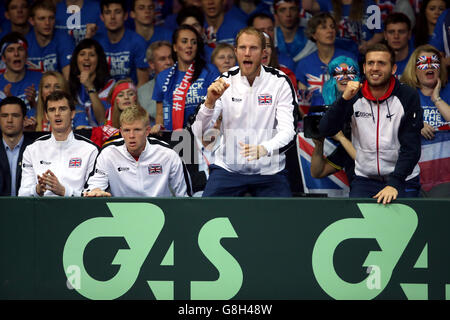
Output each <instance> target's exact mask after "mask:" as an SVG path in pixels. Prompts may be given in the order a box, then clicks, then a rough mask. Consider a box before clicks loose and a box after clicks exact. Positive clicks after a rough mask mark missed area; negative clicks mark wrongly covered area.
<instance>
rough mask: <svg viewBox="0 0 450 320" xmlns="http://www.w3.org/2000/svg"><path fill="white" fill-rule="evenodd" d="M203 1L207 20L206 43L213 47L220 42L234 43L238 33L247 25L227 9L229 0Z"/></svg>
mask: <svg viewBox="0 0 450 320" xmlns="http://www.w3.org/2000/svg"><path fill="white" fill-rule="evenodd" d="M201 3H202V9H203V12H204V13H205V20H206V24H205V33H206V40H205V44H206V45H208V46H210V47H212V48H215V46H216V43H219V42H226V43H229V44H234V39H235V37H236V35H237V33H238V32H239V30H241V29H242V28H244V27H245V23H244V22H242V21H240V20H238V19H236V18H235V17H234V16H233V14H232V13H231V14H230V13H229V12H226V11H225V8H226V4H227V0H202V1H201Z"/></svg>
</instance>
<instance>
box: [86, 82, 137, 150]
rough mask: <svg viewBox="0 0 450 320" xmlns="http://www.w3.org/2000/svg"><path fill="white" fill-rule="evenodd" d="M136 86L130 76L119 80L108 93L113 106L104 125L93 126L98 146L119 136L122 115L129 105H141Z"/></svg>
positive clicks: (92, 137)
mask: <svg viewBox="0 0 450 320" xmlns="http://www.w3.org/2000/svg"><path fill="white" fill-rule="evenodd" d="M137 97H138V95H137V90H136V87H135V85H134V83H133V81H132V80H131V79H129V78H127V79H122V80H119V81H117V82H116V83H115V84H114V86H113V87H112V89H111V90H110V92H109V94H108V98H107V99H108V101H109V103H110V104H111V108H109V109H108V110H107V111H106V115H105V116H104V117H105V119H106V121H105V124H104V125H103V126H99V127H94V128H92V135H91V140H92V141H93V142H94V143H95V144H97V145H98V146H100V147H101V146H103V144H104V143H105V142H106V140H108V139H114V138H117V137H118V136H119V128H120V122H119V119H120V115H121V113H122V111H123V110H125V109H126V108H128V107H131V106H136V105H139V102H138V98H137Z"/></svg>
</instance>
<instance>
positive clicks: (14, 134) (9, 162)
mask: <svg viewBox="0 0 450 320" xmlns="http://www.w3.org/2000/svg"><path fill="white" fill-rule="evenodd" d="M26 112H27V106H26V105H25V103H24V102H23V101H22V99H19V98H17V97H7V98H5V99H3V100H2V101H1V102H0V129H1V132H2V138H3V139H2V142H3V144H2V146H0V180H1V181H0V196H16V195H17V190H19V188H20V181H21V179H22V156H23V152H24V150H25V147H26V146H28V145H29V144H30V143H32V142H33V141H32V140H31V139H30V138H28V137H25V136H24V135H23V126H24V120H25V114H26Z"/></svg>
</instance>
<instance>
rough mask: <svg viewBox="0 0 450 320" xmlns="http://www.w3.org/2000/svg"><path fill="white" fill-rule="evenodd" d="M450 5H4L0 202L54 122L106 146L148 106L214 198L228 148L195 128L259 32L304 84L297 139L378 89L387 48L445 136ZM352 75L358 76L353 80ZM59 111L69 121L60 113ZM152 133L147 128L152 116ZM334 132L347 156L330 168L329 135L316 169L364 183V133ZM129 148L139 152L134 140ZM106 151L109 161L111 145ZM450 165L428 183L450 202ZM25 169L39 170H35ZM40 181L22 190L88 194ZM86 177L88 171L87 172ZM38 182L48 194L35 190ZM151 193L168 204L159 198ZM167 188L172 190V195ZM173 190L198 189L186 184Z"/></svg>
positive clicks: (293, 1) (431, 1) (294, 171)
mask: <svg viewBox="0 0 450 320" xmlns="http://www.w3.org/2000/svg"><path fill="white" fill-rule="evenodd" d="M449 2H450V1H448V0H419V1H417V0H414V1H413V0H389V1H387V0H234V1H233V0H201V1H200V0H171V1H160V0H4V1H3V2H2V5H1V6H0V55H1V61H0V102H2V103H0V106H1V109H0V119H1V120H2V121H1V122H0V130H1V133H2V148H1V149H2V150H1V152H0V169H1V170H0V195H2V196H15V195H18V194H19V187H20V184H21V183H20V176H21V175H22V170H21V168H20V166H22V165H25V162H23V161H22V158H23V157H26V156H30V154H31V152H32V151H33V152H34V153H36V152H42V150H43V147H39V148H38V147H36V146H35V147H34V149H30V150H29V152H28V153H25V154H24V152H25V147H26V146H27V145H29V144H31V142H32V141H31V139H30V138H29V137H33V139H35V138H36V137H39V136H44V137H45V136H46V135H48V134H50V136H51V133H53V132H54V128H53V126H54V125H56V126H60V125H61V124H60V121H63V122H64V121H66V120H67V119H68V121H69V122H71V130H73V132H80V134H81V135H83V136H84V137H85V138H87V139H90V140H91V141H93V142H94V144H95V145H96V146H97V147H98V148H102V147H104V146H106V145H108V144H110V143H111V142H112V141H115V140H117V139H121V138H123V137H122V132H121V120H120V119H121V114H122V112H123V111H124V110H125V109H127V108H129V107H133V108H137V109H138V110H137V111H136V110H135V112H134V113H135V114H136V115H134V116H132V117H131V118H132V120H133V121H131V120H130V121H131V122H135V121H137V120H136V119H138V120H141V118H142V115H143V114H146V115H147V116H148V125H149V127H150V130H149V132H148V134H149V135H150V136H152V137H153V138H155V139H158V140H165V141H166V142H167V143H168V144H169V145H170V146H171V147H172V148H173V149H174V150H175V151H176V152H177V153H178V154H179V156H180V158H182V159H183V161H186V162H187V171H189V174H188V175H190V179H184V178H185V177H182V175H183V170H181V171H178V174H179V176H178V177H177V179H178V180H180V181H181V180H183V181H185V180H186V186H187V189H190V188H191V186H190V183H192V188H193V193H195V192H197V191H200V194H201V191H202V190H203V188H204V186H205V185H206V181H207V179H208V177H209V171H208V170H209V169H208V167H209V165H210V164H211V163H212V161H213V159H214V148H213V147H211V146H212V145H214V144H211V146H210V148H208V149H206V148H205V147H204V146H202V142H201V141H199V140H198V139H197V138H198V137H197V138H196V137H194V135H193V133H192V129H191V126H192V124H193V123H194V121H195V117H196V114H197V112H198V110H199V106H200V105H201V103H202V102H204V100H205V98H206V97H207V90H208V88H209V87H210V85H211V84H212V83H214V81H215V80H216V79H217V78H218V77H219V76H220V75H223V74H225V73H227V72H228V71H229V70H230V69H231V68H233V67H235V66H237V65H238V59H237V56H236V51H235V45H236V44H235V39H236V36H237V35H238V33H239V31H240V30H242V29H244V28H245V27H247V26H251V27H254V28H255V29H256V30H259V31H261V32H262V33H263V35H264V36H265V39H266V42H265V50H264V53H263V55H262V61H261V63H262V65H263V66H268V67H272V68H275V69H278V70H281V71H282V73H283V74H285V75H287V77H288V79H289V80H290V82H291V83H292V85H293V88H294V90H295V94H296V97H297V99H298V103H299V105H298V106H297V107H296V109H297V110H296V112H298V114H299V115H300V116H299V118H298V121H299V122H298V124H297V126H296V130H297V131H298V130H300V131H301V130H302V118H303V117H304V116H305V115H306V114H308V110H309V107H310V106H319V105H328V106H332V105H333V103H335V101H337V100H338V99H339V98H340V96H341V95H342V92H344V89H345V85H346V84H347V82H348V81H356V80H357V81H361V82H362V81H364V79H365V78H364V77H365V74H366V72H365V71H366V70H365V54H366V51H367V50H368V49H369V48H371V47H373V45H375V44H378V43H384V44H386V45H388V46H389V47H390V48H392V49H393V51H394V52H395V65H396V67H394V68H393V71H394V76H395V79H396V81H397V80H398V81H400V82H401V83H403V84H405V85H408V86H411V87H412V88H414V89H415V90H416V91H417V92H418V95H419V97H420V105H421V107H422V111H423V123H424V124H423V129H422V130H421V134H422V139H423V140H424V141H425V140H427V141H428V142H429V141H433V140H434V139H435V138H436V135H437V134H436V133H437V132H440V135H444V134H449V131H448V130H449V122H450V106H449V104H450V86H449V85H447V83H448V72H447V71H448V68H449V67H450V49H449V43H450V35H449V33H448V30H449V28H450V14H449V10H448V9H449V6H450V3H449ZM349 69H351V70H353V71H354V74H353V75H352V73H351V70H350V71H349ZM360 70H361V71H360ZM349 74H350V76H349ZM327 83H328V85H326V84H327ZM342 83H344V84H342ZM55 92H58V93H59V92H63V93H64V94H63V95H62V96H61V95H56V96H55V97H54V98H53V101H50V104H51V103H52V102H54V101H60V100H64V99H65V100H67V103H66V104H67V108H68V109H67V110H66V109H64V110H63V109H61V110H62V111H64V112H66V113H67V117H66V118H63V117H62V118H61V119H62V120H61V119H59V115H58V116H57V117H56V119H49V113H48V110H47V108H48V101H47V100H48V97H49V96H51V95H52V94H54V93H55ZM268 93H270V92H268ZM12 97H17V98H18V99H20V100H21V102H22V103H19V102H18V100H17V99H15V100H14V99H13V100H11V99H9V100H7V99H8V98H12ZM61 97H62V98H61ZM3 100H6V102H5V103H3ZM65 100H64V101H65ZM233 101H234V100H233ZM12 106H15V107H12ZM141 109H142V110H141ZM11 110H12V111H11ZM52 110H53V109H52ZM143 110H144V111H145V112H144V111H143ZM19 111H20V112H19ZM53 111H54V113H58V114H59V109H58V107H57V108H56V110H53ZM244 113H245V111H244ZM133 117H134V118H133ZM131 118H130V119H131ZM135 118H136V119H135ZM215 119H216V120H215V123H214V124H212V126H213V127H214V128H215V129H216V130H217V131H218V132H219V134H217V135H216V136H215V138H214V137H213V139H217V140H220V139H222V138H221V134H223V132H220V130H221V129H220V128H221V126H222V125H223V124H222V123H221V121H222V117H221V115H217V117H215ZM130 121H129V122H130ZM127 125H128V122H127ZM139 125H140V122H139ZM143 125H144V127H145V126H146V125H147V122H146V121H144V122H143ZM18 127H20V130H19V128H18ZM63 129H67V128H63ZM268 129H272V128H268ZM145 130H146V129H145ZM342 130H344V128H342ZM179 131H185V134H184V135H182V136H183V137H182V140H177V141H175V142H174V141H173V133H175V132H179ZM344 131H345V130H344ZM23 137H26V139H24V138H23ZM67 137H69V138H70V139H72V140H73V139H75V140H76V142H77V143H78V145H80V146H83V145H84V144H83V143H84V142H83V143H81V142H78V140H80V138H78V136H77V135H75V136H74V134H72V133H71V132H70V133H69V132H68V131H67V130H66V131H65V134H64V135H63V138H64V139H68V138H67ZM334 138H335V140H337V141H339V143H337V145H338V150H339V157H340V158H343V159H344V160H343V161H341V162H339V161H338V162H336V163H339V165H333V164H332V162H333V161H331V160H330V161H328V162H326V161H325V159H326V157H325V156H324V155H323V137H322V138H321V139H315V140H314V143H315V145H316V147H317V148H316V150H314V152H313V153H312V157H313V159H312V162H313V163H318V164H320V166H319V168H318V169H317V167H316V168H311V170H314V172H313V174H312V176H313V177H315V178H317V179H319V178H323V177H325V176H327V175H330V174H333V173H335V172H336V171H338V170H341V169H343V170H345V169H346V168H349V169H348V170H351V176H353V174H354V172H353V170H354V163H353V162H352V161H354V160H355V158H356V156H355V154H354V153H353V152H356V151H355V150H354V148H353V149H352V144H351V137H350V135H349V134H345V135H344V134H343V133H342V131H341V132H340V133H339V134H337V135H336V136H335V137H334ZM41 139H42V138H41ZM128 139H129V138H128ZM56 140H58V139H56ZM75 140H74V141H75ZM441 140H442V139H441ZM447 140H448V141H450V139H446V138H444V139H443V140H442V141H443V142H441V143H442V144H443V146H444V148H445V147H447V149H448V146H449V142H446V141H447ZM38 141H39V140H38ZM49 141H53V140H51V138H50V140H48V141H47V140H45V139H44V140H40V142H39V143H40V145H45V144H46V143H47V144H48V143H49ZM80 141H81V140H80ZM149 141H150V140H149ZM152 141H153V140H152ZM180 141H182V142H183V143H182V146H183V147H181V150H180V148H177V147H176V146H177V144H176V143H177V142H180ZM125 142H126V144H124V145H126V146H128V141H125ZM142 143H143V144H144V145H146V144H145V143H144V142H142ZM423 143H424V142H423ZM147 144H148V143H147ZM153 144H154V142H150V145H153ZM313 145H314V144H313ZM164 147H166V146H164ZM52 148H53V147H52ZM89 148H91V147H89ZM91 149H92V148H91ZM295 149H296V147H295V146H294V147H292V149H291V151H290V153H288V154H287V158H286V167H287V170H288V171H289V178H290V181H289V182H290V186H291V191H292V193H293V194H294V195H305V193H303V189H302V186H301V183H302V182H301V174H302V173H301V172H300V168H299V166H298V154H297V151H295V152H292V150H295ZM89 150H90V149H89ZM92 150H94V149H92ZM161 150H165V149H164V148H162V149H161ZM92 152H93V154H95V155H97V150H95V151H92ZM142 152H144V151H142ZM164 152H166V151H164ZM346 152H347V153H348V154H347V155H345V153H346ZM104 154H105V153H104ZM143 154H146V153H145V152H144V153H143ZM121 156H123V154H122V155H121ZM87 157H91V155H90V154H89V155H87ZM170 157H173V154H172V153H170ZM47 158H48V157H47ZM47 158H46V159H47ZM442 158H443V159H444V161H441V162H439V163H440V164H439V165H440V166H443V167H440V170H439V172H440V174H439V179H438V180H439V181H437V180H436V179H437V178H433V179H435V180H436V181H430V179H431V178H430V176H429V175H427V176H426V177H422V175H421V179H423V183H424V184H426V185H427V189H426V190H427V191H429V190H430V189H431V188H432V187H434V186H436V185H441V186H442V185H444V186H447V187H444V195H447V196H450V191H449V190H450V188H449V187H448V185H450V167H449V162H450V160H449V159H450V157H449V154H448V151H445V150H444V152H443V154H442V156H441V159H440V160H442ZM74 159H75V160H74ZM78 159H80V166H81V157H78V156H76V157H75V158H71V159H70V161H71V164H72V165H74V166H76V165H78V162H77V160H78ZM89 159H90V160H89V161H91V158H89ZM171 159H172V158H171ZM330 159H331V158H330ZM35 160H36V159H28V162H29V164H28V165H29V166H32V163H33V161H35ZM42 161H44V162H45V161H48V162H51V161H50V160H42ZM42 161H41V162H42ZM73 161H74V162H73ZM105 161H106V160H105ZM171 161H172V160H171ZM173 161H174V163H176V165H177V166H179V167H180V168H182V169H185V168H184V166H185V164H184V162H183V161H182V162H181V163H182V165H181V164H180V163H179V162H178V161H175V160H173ZM105 163H106V162H105ZM330 163H331V165H330ZM41 165H42V163H41ZM82 165H83V166H84V165H85V163H84V162H83V163H82ZM86 165H87V163H86ZM18 167H19V168H18ZM92 168H93V163H90V164H89V167H87V168H86V170H91V169H92ZM421 168H422V166H421ZM427 168H428V167H426V166H424V167H423V168H422V170H423V171H424V172H427V170H428V169H427ZM23 169H24V171H25V172H31V171H32V170H31V169H30V167H23ZM153 169H154V170H156V171H158V170H159V169H160V168H158V167H156V168H153ZM153 169H152V170H153ZM58 170H60V169H58ZM148 170H150V169H148ZM35 171H36V168H35ZM185 171H186V170H185ZM50 172H52V171H50ZM69 172H70V171H69ZM35 173H36V172H34V171H33V174H35ZM52 174H53V173H52ZM67 174H68V172H62V171H61V173H60V175H64V178H62V180H61V179H60V180H61V181H63V180H64V181H65V183H66V184H67V183H70V178H68V177H66V176H65V175H67ZM184 174H187V173H186V172H185V173H184ZM303 174H304V173H303ZM39 175H40V173H38V175H37V176H38V177H39V181H38V177H36V174H35V176H34V177H30V176H28V177H27V184H28V185H27V186H26V188H28V189H29V190H28V189H27V190H28V191H27V192H26V193H22V195H47V194H59V195H67V194H69V193H70V195H75V190H76V194H77V195H79V193H80V192H81V190H82V186H81V185H80V184H79V185H77V186H73V187H70V188H69V190H70V192H69V193H67V192H65V193H64V192H61V190H57V192H56V191H55V192H53V191H51V190H52V189H49V188H50V187H46V186H45V181H44V180H43V179H46V177H47V175H49V177H50V176H51V175H50V174H48V172H45V175H44V174H42V176H39ZM81 176H83V177H86V174H85V173H83V174H82V175H81ZM100 176H101V173H100ZM100 176H99V174H98V172H97V173H96V179H98V180H100V178H102V177H100ZM435 176H436V175H435ZM33 179H34V180H36V181H35V182H36V183H35V184H36V185H37V186H39V188H38V189H39V190H37V189H36V190H31V189H33V188H32V186H31V187H30V185H32V184H33V181H34V180H33ZM49 179H51V177H50V178H49ZM77 179H78V178H77ZM293 179H294V180H296V181H294V182H293ZM78 180H80V181H81V180H82V178H79V179H78ZM86 180H87V179H85V181H84V182H86ZM49 181H50V180H49ZM105 181H107V180H105ZM58 183H59V181H58ZM77 183H79V181H77ZM164 186H165V185H164ZM86 187H87V186H86ZM30 188H31V189H30ZM30 190H31V191H30ZM49 190H50V191H49ZM55 190H56V189H55ZM65 191H67V187H66V190H65ZM78 191H80V192H78ZM188 191H189V190H188ZM86 194H87V193H86ZM105 194H106V193H105ZM119 194H121V195H124V193H120V192H119ZM131 194H138V193H131ZM131 194H130V195H131ZM142 194H143V195H145V194H148V195H151V196H157V194H156V193H145V192H144V193H142ZM162 194H163V195H164V196H167V195H168V194H169V193H168V189H166V187H164V192H163V193H162ZM173 194H174V195H181V194H183V195H185V194H190V192H186V191H185V190H184V189H183V191H182V192H174V193H173ZM431 194H432V193H431ZM102 195H104V194H103V193H102ZM109 195H111V194H110V193H109ZM306 195H307V194H306ZM325 196H326V195H325Z"/></svg>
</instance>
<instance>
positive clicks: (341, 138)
mask: <svg viewBox="0 0 450 320" xmlns="http://www.w3.org/2000/svg"><path fill="white" fill-rule="evenodd" d="M328 74H330V76H331V77H330V79H329V80H328V81H327V82H326V83H325V85H324V87H323V99H324V101H325V105H328V106H331V105H332V104H333V103H334V101H336V100H337V99H339V98H340V96H341V95H342V92H344V90H345V88H346V87H347V83H348V82H349V81H360V73H359V67H358V64H357V63H356V61H355V60H353V59H351V58H348V57H346V56H339V57H336V58H334V59H333V60H331V62H330V63H329V64H328ZM349 129H350V127H349V126H346V127H345V128H344V129H343V130H344V131H345V135H344V133H343V132H342V131H339V132H338V133H337V134H336V135H335V136H334V137H333V139H334V140H335V141H337V142H339V144H338V146H337V147H336V149H335V152H333V153H332V154H331V155H330V156H329V157H328V158H327V160H325V159H324V158H323V145H324V139H313V141H314V144H315V148H314V152H313V155H312V158H311V175H312V176H313V177H314V178H323V177H326V176H328V175H330V174H333V173H335V172H337V171H338V170H340V169H345V172H346V174H347V178H348V180H349V182H350V181H351V180H352V178H353V175H354V166H355V164H354V160H355V159H356V149H355V147H353V145H352V143H351V142H350V140H349V138H347V137H350V130H349ZM346 136H347V137H346Z"/></svg>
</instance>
